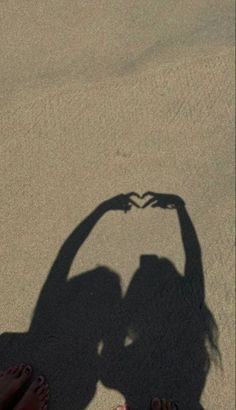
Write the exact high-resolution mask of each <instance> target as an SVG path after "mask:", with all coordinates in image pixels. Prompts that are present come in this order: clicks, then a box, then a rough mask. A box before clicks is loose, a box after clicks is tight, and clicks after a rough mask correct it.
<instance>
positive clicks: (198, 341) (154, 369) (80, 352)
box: [0, 201, 218, 410]
mask: <svg viewBox="0 0 236 410" xmlns="http://www.w3.org/2000/svg"><path fill="white" fill-rule="evenodd" d="M111 209H118V208H115V207H114V201H113V202H112V201H111V202H110V201H106V202H104V203H103V204H101V205H99V206H98V207H97V208H96V209H95V210H94V211H93V212H92V213H91V214H90V215H89V216H88V217H87V218H86V219H85V220H84V221H83V222H81V224H80V225H78V226H77V227H76V228H75V230H74V231H73V232H72V233H71V234H70V236H69V237H68V238H67V239H66V240H65V242H64V244H63V245H62V247H61V249H60V251H59V253H58V255H57V257H56V259H55V261H54V263H53V265H52V268H51V270H50V272H49V274H48V278H47V280H46V282H45V284H44V286H43V289H42V291H41V293H40V296H39V299H38V303H37V306H36V308H35V312H34V316H33V319H32V323H31V326H30V329H29V331H28V333H25V334H14V333H12V334H10V333H4V334H2V335H1V337H0V353H1V363H2V364H3V367H4V366H8V365H10V364H12V363H17V362H27V363H30V364H32V365H33V367H34V369H35V370H36V374H38V373H39V372H43V373H44V374H45V375H46V377H47V379H48V381H49V383H50V391H51V394H50V396H51V400H50V409H52V410H65V409H66V410H83V409H86V408H87V406H88V404H89V402H90V401H91V400H92V399H93V397H94V395H95V391H96V385H97V382H98V381H99V380H100V381H102V383H103V384H104V385H105V386H107V387H109V388H112V389H116V390H118V391H119V392H121V393H122V394H123V395H124V397H125V398H126V400H127V402H128V403H129V404H130V405H131V406H133V407H134V409H137V410H144V409H148V408H149V406H148V403H149V402H150V399H151V397H153V396H155V395H157V394H158V395H159V396H161V397H168V398H173V399H175V400H176V402H177V403H178V404H179V408H180V409H181V410H200V409H202V407H201V405H200V397H201V393H202V391H203V388H204V385H205V382H206V378H207V374H208V371H209V368H210V364H211V361H212V360H213V358H214V356H215V357H216V356H217V355H218V349H217V326H216V323H215V321H214V318H213V315H212V313H211V312H210V310H209V308H208V307H207V305H206V303H205V297H204V276H203V267H202V261H201V249H200V245H199V241H198V238H197V234H196V232H195V229H194V227H193V224H192V222H191V219H190V217H189V215H188V212H187V210H186V208H185V207H181V208H180V209H177V210H176V211H177V214H178V218H179V222H180V230H181V235H182V241H183V246H184V250H185V256H186V264H185V272H184V275H180V274H179V273H178V271H177V270H176V268H175V266H174V265H173V263H172V262H171V261H170V260H168V259H164V258H158V257H157V256H156V255H142V256H141V258H140V268H139V269H138V271H137V272H136V273H135V274H134V276H133V279H132V281H131V283H130V285H129V288H128V290H127V292H126V295H125V296H124V297H123V298H122V294H121V286H120V278H119V275H118V274H117V273H115V272H113V271H111V270H110V269H109V268H108V267H106V266H101V267H98V268H96V269H93V270H91V271H88V272H84V273H80V274H79V275H78V276H77V277H74V278H73V279H70V280H68V275H69V271H70V267H71V265H72V262H73V259H74V257H75V255H76V254H77V252H78V251H79V249H80V247H81V246H82V244H83V242H84V241H85V240H86V238H87V237H88V235H89V234H90V232H91V231H92V229H93V227H94V226H95V224H96V223H97V222H98V221H99V219H100V218H101V217H102V216H103V215H104V214H105V213H106V212H107V211H109V210H111ZM154 219H155V212H154ZM99 348H100V350H99ZM113 404H114V405H115V403H113ZM117 404H118V403H117Z"/></svg>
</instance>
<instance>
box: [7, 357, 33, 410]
mask: <svg viewBox="0 0 236 410" xmlns="http://www.w3.org/2000/svg"><path fill="white" fill-rule="evenodd" d="M31 373H32V368H31V367H30V366H26V365H25V364H23V363H22V364H20V365H18V366H13V367H8V369H6V370H5V371H2V372H0V410H4V409H5V408H6V406H8V405H9V404H11V402H12V400H13V399H14V397H15V396H16V394H17V393H18V391H19V390H20V389H21V388H22V386H23V385H24V384H25V383H26V382H27V380H29V378H30V375H31Z"/></svg>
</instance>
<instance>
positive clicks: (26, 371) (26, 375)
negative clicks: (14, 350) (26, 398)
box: [19, 365, 32, 383]
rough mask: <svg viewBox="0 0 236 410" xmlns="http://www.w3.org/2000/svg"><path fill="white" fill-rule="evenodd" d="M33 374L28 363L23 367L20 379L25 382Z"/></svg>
mask: <svg viewBox="0 0 236 410" xmlns="http://www.w3.org/2000/svg"><path fill="white" fill-rule="evenodd" d="M31 374H32V367H31V366H29V365H27V366H23V367H22V368H21V373H20V374H19V380H20V381H21V382H22V383H24V382H26V380H28V379H29V377H30V376H31Z"/></svg>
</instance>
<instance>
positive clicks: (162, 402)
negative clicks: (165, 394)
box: [161, 399, 168, 410]
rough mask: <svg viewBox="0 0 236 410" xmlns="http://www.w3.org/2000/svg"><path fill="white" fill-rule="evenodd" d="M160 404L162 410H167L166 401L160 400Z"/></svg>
mask: <svg viewBox="0 0 236 410" xmlns="http://www.w3.org/2000/svg"><path fill="white" fill-rule="evenodd" d="M161 404H162V408H161V409H162V410H168V407H167V400H166V399H162V400H161Z"/></svg>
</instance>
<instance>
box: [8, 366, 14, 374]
mask: <svg viewBox="0 0 236 410" xmlns="http://www.w3.org/2000/svg"><path fill="white" fill-rule="evenodd" d="M13 369H14V367H8V368H7V370H6V374H8V375H9V374H12V373H13Z"/></svg>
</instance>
